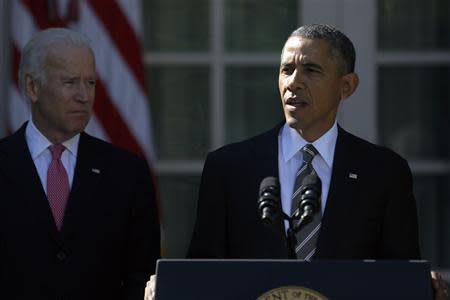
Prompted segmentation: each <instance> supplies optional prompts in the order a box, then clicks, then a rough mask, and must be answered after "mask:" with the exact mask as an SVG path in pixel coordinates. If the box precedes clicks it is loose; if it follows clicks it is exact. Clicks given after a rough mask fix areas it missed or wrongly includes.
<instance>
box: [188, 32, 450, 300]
mask: <svg viewBox="0 0 450 300" xmlns="http://www.w3.org/2000/svg"><path fill="white" fill-rule="evenodd" d="M354 64H355V50H354V47H353V44H352V42H351V41H350V40H349V39H348V38H347V37H346V36H345V35H344V34H342V33H341V32H339V31H338V30H336V29H335V28H332V27H330V26H327V25H306V26H303V27H300V28H299V29H297V30H295V31H294V32H293V33H292V34H291V36H290V37H289V38H288V39H287V41H286V43H285V45H284V47H283V51H282V55H281V64H280V71H279V90H280V94H281V104H282V107H283V110H284V115H285V122H283V123H282V124H279V125H277V126H276V127H275V128H273V129H272V130H270V131H268V132H266V133H263V134H261V135H259V136H256V137H253V138H251V139H248V140H246V141H243V142H240V143H236V144H231V145H227V146H225V147H223V148H221V149H218V150H216V151H214V152H212V153H210V154H209V155H208V157H207V159H206V162H205V166H204V169H203V174H202V180H201V185H200V191H199V201H198V210H197V220H196V224H195V228H194V232H193V236H192V240H191V244H190V247H189V250H188V255H187V256H188V257H190V258H272V259H274V258H288V254H289V251H288V242H287V238H286V234H285V233H286V229H287V228H286V226H285V225H286V223H285V222H282V221H281V220H279V223H278V224H275V225H272V227H269V226H265V225H264V224H263V222H262V221H261V217H260V215H259V213H258V210H257V203H256V200H257V198H258V188H259V185H260V183H261V181H262V180H263V179H264V178H266V177H269V176H273V177H277V178H279V180H280V187H281V202H282V209H283V211H284V213H286V215H291V214H292V212H293V211H294V210H295V208H296V207H295V205H294V207H293V201H295V200H294V199H295V195H296V192H298V191H299V190H300V188H299V186H297V182H296V181H297V180H301V179H299V177H300V173H302V172H303V170H302V169H301V168H302V167H303V166H306V168H309V170H310V174H312V173H314V174H315V175H317V176H318V178H319V180H320V182H321V195H322V196H321V198H320V201H321V208H320V209H319V212H318V213H317V215H318V216H319V220H318V223H317V225H316V227H314V228H313V230H311V231H310V232H309V234H308V237H307V238H304V239H299V238H298V236H297V240H296V245H295V246H296V247H295V251H296V254H297V257H299V258H302V259H306V260H311V259H418V258H420V252H419V243H418V225H417V212H416V204H415V200H414V196H413V192H412V176H411V172H410V169H409V167H408V164H407V162H406V161H405V160H404V159H403V158H401V157H400V156H399V155H397V154H396V153H394V152H393V151H391V150H389V149H386V148H383V147H379V146H376V145H374V144H371V143H369V142H367V141H364V140H362V139H360V138H358V137H356V136H353V135H352V134H350V133H348V132H346V131H345V130H344V129H342V128H341V127H340V126H339V125H338V124H337V122H336V114H337V111H338V107H339V104H340V102H341V101H343V100H344V99H346V98H348V97H349V96H350V95H352V94H353V92H354V91H355V90H356V88H357V86H358V80H359V79H358V76H357V74H356V73H354ZM306 145H308V146H307V148H308V149H314V150H313V151H310V152H313V154H312V161H310V162H307V161H306V159H305V157H306V156H307V154H305V153H306V152H307V150H305V146H306ZM311 146H312V148H311ZM307 164H310V165H309V166H308V165H307ZM293 195H294V196H293ZM274 227H275V230H274ZM276 228H280V230H277V229H276ZM313 236H314V237H315V238H314V239H315V242H314V243H313V244H312V246H311V248H309V249H308V252H307V253H306V255H305V256H300V255H299V253H300V252H301V250H302V247H303V248H305V247H306V246H305V245H307V244H308V243H310V242H311V241H312V240H313V238H311V237H313ZM432 276H433V277H434V278H436V277H437V276H438V275H437V274H436V273H433V274H432ZM433 283H434V286H435V288H436V290H437V291H438V293H437V299H440V298H439V297H444V298H442V299H445V298H446V297H445V293H448V292H447V290H446V287H445V286H444V283H443V281H442V280H434V282H433ZM447 295H448V294H447Z"/></svg>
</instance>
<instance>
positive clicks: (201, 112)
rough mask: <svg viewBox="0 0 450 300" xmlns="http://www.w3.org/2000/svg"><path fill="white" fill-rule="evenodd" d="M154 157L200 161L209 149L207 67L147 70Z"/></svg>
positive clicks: (155, 68) (153, 67) (153, 68)
mask: <svg viewBox="0 0 450 300" xmlns="http://www.w3.org/2000/svg"><path fill="white" fill-rule="evenodd" d="M147 79H148V88H149V94H150V99H151V100H150V101H151V105H152V113H153V114H152V115H153V117H152V120H153V124H154V132H155V144H156V149H157V157H158V158H159V159H161V160H167V159H172V160H177V159H203V158H204V157H205V155H206V153H208V149H209V131H210V123H209V88H210V87H209V68H208V67H204V66H177V67H173V66H170V67H169V66H164V67H160V66H158V67H156V66H152V67H150V68H148V69H147Z"/></svg>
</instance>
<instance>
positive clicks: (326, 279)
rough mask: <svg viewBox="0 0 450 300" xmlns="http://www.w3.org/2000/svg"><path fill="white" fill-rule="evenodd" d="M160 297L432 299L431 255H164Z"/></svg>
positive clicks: (159, 266)
mask: <svg viewBox="0 0 450 300" xmlns="http://www.w3.org/2000/svg"><path fill="white" fill-rule="evenodd" d="M156 276H157V277H156V278H157V280H156V300H180V299H183V300H194V299H195V300H203V299H204V300H222V299H223V300H225V299H226V300H230V299H232V300H240V299H242V300H247V299H252V300H291V299H295V300H323V299H333V300H334V299H346V300H348V299H365V300H366V299H367V300H375V299H376V300H380V299H383V300H384V299H395V300H398V299H420V300H431V299H432V288H431V279H430V266H429V263H428V262H427V261H423V260H414V261H413V260H411V261H381V260H377V261H375V260H364V261H324V260H320V261H319V260H318V261H313V262H304V261H299V260H229V259H227V260H203V259H202V260H197V259H189V260H185V259H181V260H180V259H160V260H158V262H157V268H156Z"/></svg>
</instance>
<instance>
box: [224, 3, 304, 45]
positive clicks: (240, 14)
mask: <svg viewBox="0 0 450 300" xmlns="http://www.w3.org/2000/svg"><path fill="white" fill-rule="evenodd" d="M224 2H225V48H226V49H227V50H228V51H234V52H236V51H238V52H239V51H261V52H267V51H276V52H280V51H281V48H282V47H283V44H284V41H285V39H286V38H287V36H288V35H289V34H290V33H291V32H292V31H293V30H294V29H295V28H296V25H297V15H298V10H297V0H264V1H260V0H226V1H224Z"/></svg>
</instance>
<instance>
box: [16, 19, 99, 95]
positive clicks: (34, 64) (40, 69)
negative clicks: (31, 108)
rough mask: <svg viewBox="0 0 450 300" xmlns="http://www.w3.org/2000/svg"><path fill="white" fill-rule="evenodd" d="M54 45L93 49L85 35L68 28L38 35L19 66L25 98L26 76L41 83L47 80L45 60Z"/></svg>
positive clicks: (25, 48) (29, 43)
mask: <svg viewBox="0 0 450 300" xmlns="http://www.w3.org/2000/svg"><path fill="white" fill-rule="evenodd" d="M54 44H64V45H74V46H79V47H87V48H89V49H91V51H92V48H91V46H90V40H89V38H87V37H86V36H85V35H83V34H81V33H79V32H76V31H74V30H71V29H67V28H49V29H46V30H43V31H40V32H39V33H37V34H36V35H35V36H34V37H33V38H32V39H31V40H30V41H28V43H27V44H26V45H25V47H24V48H23V50H22V55H21V58H20V64H19V74H18V76H19V87H20V90H21V92H22V94H23V96H24V97H26V94H25V75H26V74H31V76H33V78H34V79H36V80H37V81H38V82H39V83H41V84H43V83H45V81H46V79H47V74H46V69H45V65H44V64H45V58H46V57H47V54H48V49H49V47H50V46H52V45H54Z"/></svg>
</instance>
